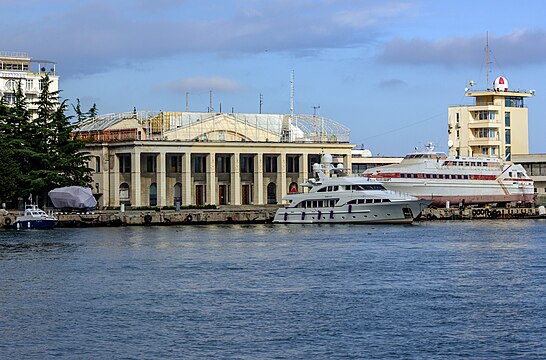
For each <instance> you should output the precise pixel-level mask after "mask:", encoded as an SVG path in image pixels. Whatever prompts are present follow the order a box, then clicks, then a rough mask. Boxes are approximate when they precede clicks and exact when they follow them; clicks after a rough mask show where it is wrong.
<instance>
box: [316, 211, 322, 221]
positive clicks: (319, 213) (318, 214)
mask: <svg viewBox="0 0 546 360" xmlns="http://www.w3.org/2000/svg"><path fill="white" fill-rule="evenodd" d="M321 216H322V212H321V211H320V210H319V211H318V213H317V217H318V219H319V220H320V217H321Z"/></svg>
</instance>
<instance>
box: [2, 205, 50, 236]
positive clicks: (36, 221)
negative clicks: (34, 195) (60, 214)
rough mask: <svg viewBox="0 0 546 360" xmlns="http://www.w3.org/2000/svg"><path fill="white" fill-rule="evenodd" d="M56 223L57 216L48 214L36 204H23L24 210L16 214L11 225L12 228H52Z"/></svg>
mask: <svg viewBox="0 0 546 360" xmlns="http://www.w3.org/2000/svg"><path fill="white" fill-rule="evenodd" d="M55 225H57V218H55V217H54V216H51V215H48V214H46V213H45V211H43V210H41V209H40V208H38V205H27V206H25V212H24V214H23V215H22V216H17V218H16V219H15V222H14V223H13V224H12V225H11V226H12V227H13V228H14V229H17V230H24V229H39V230H44V229H53V227H55Z"/></svg>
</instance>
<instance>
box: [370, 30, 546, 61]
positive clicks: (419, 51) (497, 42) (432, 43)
mask: <svg viewBox="0 0 546 360" xmlns="http://www.w3.org/2000/svg"><path fill="white" fill-rule="evenodd" d="M489 47H490V49H491V53H492V54H493V56H494V58H496V59H498V61H500V62H501V63H502V64H503V65H506V66H519V65H529V64H544V63H546V32H544V31H542V30H519V31H515V32H512V33H510V34H507V35H501V36H495V35H489ZM484 49H485V37H484V36H483V35H480V36H473V37H454V38H449V39H442V40H425V39H419V38H416V39H410V40H405V39H394V40H392V41H390V42H389V43H387V44H386V45H385V47H384V49H383V52H382V53H381V54H380V55H379V56H378V60H379V61H380V62H381V63H384V64H402V65H430V64H436V65H446V66H467V65H476V64H480V63H483V62H484V56H485V55H484V54H485V52H484V51H485V50H484Z"/></svg>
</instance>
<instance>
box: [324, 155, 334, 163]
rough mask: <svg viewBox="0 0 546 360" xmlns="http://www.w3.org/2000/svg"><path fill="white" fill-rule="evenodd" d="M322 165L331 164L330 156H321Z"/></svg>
mask: <svg viewBox="0 0 546 360" xmlns="http://www.w3.org/2000/svg"><path fill="white" fill-rule="evenodd" d="M322 163H323V164H325V165H329V164H331V163H332V155H330V154H324V155H322Z"/></svg>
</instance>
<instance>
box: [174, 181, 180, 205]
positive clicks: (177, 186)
mask: <svg viewBox="0 0 546 360" xmlns="http://www.w3.org/2000/svg"><path fill="white" fill-rule="evenodd" d="M173 190H174V191H173V193H174V206H176V204H177V203H178V204H182V184H181V183H176V184H174V189H173Z"/></svg>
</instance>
